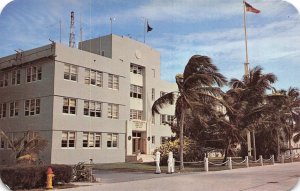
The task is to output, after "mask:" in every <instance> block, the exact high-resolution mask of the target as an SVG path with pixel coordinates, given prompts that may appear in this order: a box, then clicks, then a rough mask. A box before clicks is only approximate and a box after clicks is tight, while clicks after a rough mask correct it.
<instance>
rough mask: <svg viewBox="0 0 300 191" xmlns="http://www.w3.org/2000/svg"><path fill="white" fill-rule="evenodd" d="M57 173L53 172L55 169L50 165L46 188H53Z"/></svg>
mask: <svg viewBox="0 0 300 191" xmlns="http://www.w3.org/2000/svg"><path fill="white" fill-rule="evenodd" d="M54 176H55V175H54V174H53V171H52V168H51V167H48V170H47V182H46V184H47V187H46V189H52V188H53V185H52V179H53V177H54Z"/></svg>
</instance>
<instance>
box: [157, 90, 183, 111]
mask: <svg viewBox="0 0 300 191" xmlns="http://www.w3.org/2000/svg"><path fill="white" fill-rule="evenodd" d="M177 93H178V92H170V93H167V94H165V95H163V96H162V97H160V98H158V99H157V100H156V101H155V102H154V103H153V105H152V115H153V116H154V114H155V113H156V114H160V112H159V111H160V110H161V109H162V108H163V107H165V106H166V105H172V104H174V102H175V98H176V95H177Z"/></svg>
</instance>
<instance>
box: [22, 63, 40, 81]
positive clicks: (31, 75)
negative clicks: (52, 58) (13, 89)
mask: <svg viewBox="0 0 300 191" xmlns="http://www.w3.org/2000/svg"><path fill="white" fill-rule="evenodd" d="M38 80H42V66H29V67H27V69H26V82H35V81H38Z"/></svg>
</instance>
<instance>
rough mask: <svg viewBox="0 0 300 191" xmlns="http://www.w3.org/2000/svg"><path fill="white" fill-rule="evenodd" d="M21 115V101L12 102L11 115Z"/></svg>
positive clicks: (10, 105) (10, 106)
mask: <svg viewBox="0 0 300 191" xmlns="http://www.w3.org/2000/svg"><path fill="white" fill-rule="evenodd" d="M18 115H19V102H18V101H15V102H10V104H9V116H10V117H15V116H18Z"/></svg>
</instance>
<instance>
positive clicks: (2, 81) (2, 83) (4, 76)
mask: <svg viewBox="0 0 300 191" xmlns="http://www.w3.org/2000/svg"><path fill="white" fill-rule="evenodd" d="M6 86H8V72H2V73H0V87H6Z"/></svg>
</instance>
